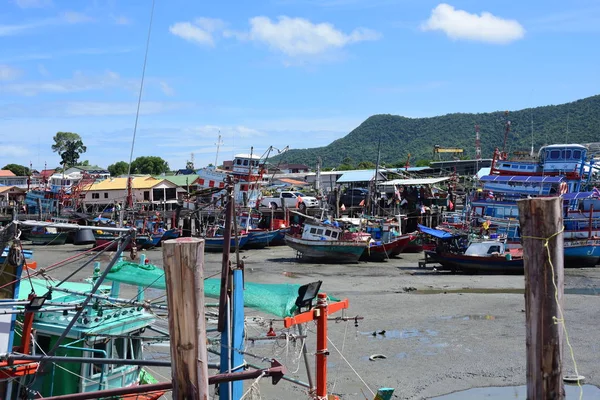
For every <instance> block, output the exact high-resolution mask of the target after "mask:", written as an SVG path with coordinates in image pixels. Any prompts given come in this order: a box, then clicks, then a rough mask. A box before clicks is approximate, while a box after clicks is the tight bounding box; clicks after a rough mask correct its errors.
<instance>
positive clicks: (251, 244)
mask: <svg viewBox="0 0 600 400" xmlns="http://www.w3.org/2000/svg"><path fill="white" fill-rule="evenodd" d="M245 232H246V234H247V235H248V241H247V242H246V245H245V247H246V248H247V249H262V248H265V247H267V246H268V245H269V243H271V241H272V240H273V239H274V238H275V237H277V236H278V235H279V231H278V230H277V231H268V230H264V229H249V230H246V231H245Z"/></svg>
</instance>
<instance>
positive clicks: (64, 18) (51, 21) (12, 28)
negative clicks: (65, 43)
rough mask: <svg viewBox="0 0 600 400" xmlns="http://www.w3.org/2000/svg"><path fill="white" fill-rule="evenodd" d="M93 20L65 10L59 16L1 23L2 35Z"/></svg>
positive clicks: (0, 35)
mask: <svg viewBox="0 0 600 400" xmlns="http://www.w3.org/2000/svg"><path fill="white" fill-rule="evenodd" d="M90 21H93V18H91V17H89V16H87V15H85V14H83V13H79V12H75V11H65V12H63V13H61V14H60V15H59V16H58V17H53V18H46V19H39V20H37V21H31V22H25V23H20V24H0V37H2V36H15V35H20V34H23V33H28V32H31V31H34V30H36V29H39V28H42V27H45V26H52V25H64V24H68V25H73V24H79V23H83V22H90Z"/></svg>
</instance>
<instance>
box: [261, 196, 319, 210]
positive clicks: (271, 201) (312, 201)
mask: <svg viewBox="0 0 600 400" xmlns="http://www.w3.org/2000/svg"><path fill="white" fill-rule="evenodd" d="M299 197H301V198H302V202H299V199H298V198H299ZM283 202H285V206H286V208H288V207H289V208H295V207H298V208H299V209H301V210H302V209H304V208H311V207H319V201H318V200H317V199H316V198H314V197H312V196H306V195H305V194H303V193H300V192H281V193H279V196H277V197H264V198H263V199H262V200H261V202H260V205H261V206H263V207H270V208H272V209H274V210H276V209H277V208H281V207H282V204H283Z"/></svg>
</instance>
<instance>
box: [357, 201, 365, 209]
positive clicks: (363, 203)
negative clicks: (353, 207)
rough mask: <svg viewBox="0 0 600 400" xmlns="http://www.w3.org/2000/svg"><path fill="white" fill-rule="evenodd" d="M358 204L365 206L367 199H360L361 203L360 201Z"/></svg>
mask: <svg viewBox="0 0 600 400" xmlns="http://www.w3.org/2000/svg"><path fill="white" fill-rule="evenodd" d="M358 205H359V206H361V207H364V205H365V199H362V200H361V201H360V203H358Z"/></svg>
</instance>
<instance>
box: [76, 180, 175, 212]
mask: <svg viewBox="0 0 600 400" xmlns="http://www.w3.org/2000/svg"><path fill="white" fill-rule="evenodd" d="M131 187H132V196H133V202H134V203H137V204H146V205H151V204H155V205H157V204H163V203H165V204H168V205H169V206H168V207H167V209H172V205H173V204H176V203H177V199H178V197H179V195H178V193H180V192H181V193H184V192H185V190H184V189H182V188H179V187H178V186H177V185H176V184H175V183H172V182H170V181H168V180H166V179H156V178H153V177H151V176H136V177H133V178H132V179H131ZM81 196H82V203H83V204H84V206H86V207H89V206H99V205H100V206H109V205H112V204H114V203H115V202H116V203H125V202H126V201H127V178H108V179H105V180H103V181H101V182H96V183H93V184H92V185H90V186H89V187H86V188H85V189H84V191H83V192H82V194H81Z"/></svg>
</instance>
